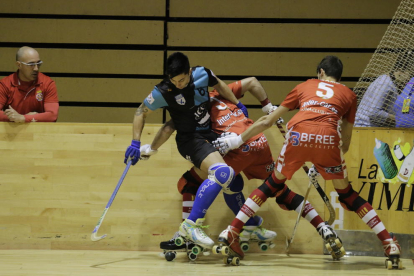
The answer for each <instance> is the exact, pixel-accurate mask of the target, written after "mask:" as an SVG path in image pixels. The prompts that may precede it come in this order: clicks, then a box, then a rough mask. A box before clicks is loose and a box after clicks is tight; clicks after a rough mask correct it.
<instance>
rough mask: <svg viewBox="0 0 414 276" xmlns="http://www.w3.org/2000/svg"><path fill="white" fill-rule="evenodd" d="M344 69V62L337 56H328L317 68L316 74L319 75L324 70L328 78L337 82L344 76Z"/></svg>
mask: <svg viewBox="0 0 414 276" xmlns="http://www.w3.org/2000/svg"><path fill="white" fill-rule="evenodd" d="M343 68H344V66H343V65H342V61H341V60H340V59H339V58H338V57H337V56H326V57H324V58H323V59H322V61H321V62H320V63H319V65H318V67H317V68H316V73H318V74H319V73H320V72H321V69H323V70H324V71H325V74H326V75H327V76H329V77H333V78H335V80H336V81H339V80H340V79H341V76H342V69H343Z"/></svg>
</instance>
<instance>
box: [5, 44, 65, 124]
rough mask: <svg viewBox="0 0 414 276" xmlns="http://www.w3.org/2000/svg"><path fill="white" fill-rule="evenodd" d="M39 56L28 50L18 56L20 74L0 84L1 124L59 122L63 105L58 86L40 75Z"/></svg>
mask: <svg viewBox="0 0 414 276" xmlns="http://www.w3.org/2000/svg"><path fill="white" fill-rule="evenodd" d="M42 63H43V62H42V60H41V59H40V56H39V53H38V52H37V51H36V50H35V49H33V48H31V47H27V46H24V47H22V48H20V49H19V50H18V51H17V53H16V66H17V72H15V73H13V74H11V75H10V76H8V77H5V78H3V79H2V80H0V121H2V122H15V123H24V122H55V121H56V120H57V117H58V111H59V101H58V96H57V90H56V85H55V82H54V81H53V80H52V79H51V78H49V77H48V76H46V75H44V74H42V73H40V72H39V70H40V65H42Z"/></svg>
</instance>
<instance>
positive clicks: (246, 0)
mask: <svg viewBox="0 0 414 276" xmlns="http://www.w3.org/2000/svg"><path fill="white" fill-rule="evenodd" d="M400 2H401V1H400V0H365V1H359V0H337V1H335V2H334V3H328V2H326V1H325V0H312V1H308V0H290V1H286V0H261V1H251V0H226V1H222V0H208V1H207V0H197V1H194V0H172V1H170V16H172V17H219V18H220V17H224V18H324V19H325V18H341V19H342V18H344V19H345V18H357V19H361V18H365V19H383V18H386V19H388V18H392V16H393V15H394V13H395V11H396V10H397V7H398V5H399V4H400Z"/></svg>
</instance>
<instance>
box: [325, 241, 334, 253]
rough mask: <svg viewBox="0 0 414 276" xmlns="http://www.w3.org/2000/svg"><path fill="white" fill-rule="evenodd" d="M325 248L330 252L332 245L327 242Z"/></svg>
mask: <svg viewBox="0 0 414 276" xmlns="http://www.w3.org/2000/svg"><path fill="white" fill-rule="evenodd" d="M325 247H326V250H328V252H329V253H331V252H332V247H331V245H330V244H329V243H327V244H325Z"/></svg>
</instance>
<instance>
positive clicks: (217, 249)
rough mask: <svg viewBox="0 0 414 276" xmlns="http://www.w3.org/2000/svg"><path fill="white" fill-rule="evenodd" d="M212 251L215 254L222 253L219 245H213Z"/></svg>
mask: <svg viewBox="0 0 414 276" xmlns="http://www.w3.org/2000/svg"><path fill="white" fill-rule="evenodd" d="M212 251H213V254H219V253H220V248H219V246H218V245H215V246H213V249H212Z"/></svg>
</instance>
